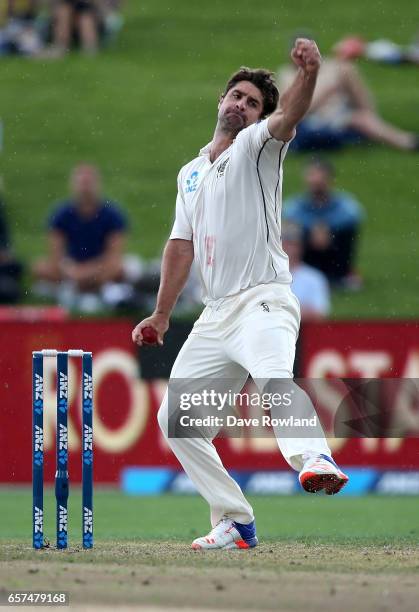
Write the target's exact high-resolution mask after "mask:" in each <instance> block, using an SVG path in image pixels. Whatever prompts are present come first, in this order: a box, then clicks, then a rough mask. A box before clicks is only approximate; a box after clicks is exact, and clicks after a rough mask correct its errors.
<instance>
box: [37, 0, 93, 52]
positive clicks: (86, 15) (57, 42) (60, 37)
mask: <svg viewBox="0 0 419 612" xmlns="http://www.w3.org/2000/svg"><path fill="white" fill-rule="evenodd" d="M100 27H101V22H100V14H99V10H98V5H97V2H95V0H57V1H56V2H55V7H54V13H53V39H52V47H51V48H50V49H49V50H48V51H49V53H50V55H51V56H54V55H55V56H57V57H60V56H62V55H65V53H67V52H68V51H69V50H70V48H71V47H72V44H73V41H74V39H76V41H77V44H78V45H79V46H80V48H81V49H82V51H84V52H85V53H87V54H89V55H94V54H95V53H96V52H97V50H98V47H99V30H100Z"/></svg>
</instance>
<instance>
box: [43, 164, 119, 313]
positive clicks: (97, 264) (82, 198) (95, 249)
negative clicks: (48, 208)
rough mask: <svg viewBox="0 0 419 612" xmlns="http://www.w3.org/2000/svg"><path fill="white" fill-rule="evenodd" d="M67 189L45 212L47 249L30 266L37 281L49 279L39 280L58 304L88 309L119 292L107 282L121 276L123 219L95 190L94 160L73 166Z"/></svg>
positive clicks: (97, 174)
mask: <svg viewBox="0 0 419 612" xmlns="http://www.w3.org/2000/svg"><path fill="white" fill-rule="evenodd" d="M71 189H72V194H73V197H72V198H71V199H70V200H67V201H65V202H64V203H62V204H61V205H60V206H59V207H58V208H57V209H56V210H55V211H54V212H53V214H52V216H51V218H50V221H49V255H48V257H47V258H46V259H41V260H39V261H37V262H36V263H35V265H34V269H33V270H34V275H35V277H36V278H37V279H38V280H39V281H44V282H47V283H49V285H47V286H45V285H41V288H42V291H45V289H47V292H48V291H49V290H50V289H51V288H52V293H53V294H54V295H55V296H56V297H58V299H59V301H60V302H61V303H62V304H63V305H67V306H74V307H79V308H81V309H83V310H90V309H92V310H93V309H94V308H96V307H100V302H101V300H102V299H105V301H106V296H109V295H120V294H121V291H119V292H118V290H117V288H116V287H115V286H113V285H111V286H110V283H120V282H122V281H123V280H124V265H123V263H124V262H123V250H124V244H125V234H126V229H127V224H126V221H125V218H124V217H123V215H122V214H121V212H120V211H119V209H118V207H117V206H116V205H115V204H114V203H112V202H110V201H109V200H106V199H104V198H103V197H101V196H100V189H101V184H100V176H99V173H98V170H97V168H95V167H94V166H90V165H87V164H82V165H79V166H76V168H74V170H73V172H72V175H71ZM38 289H39V285H38ZM120 289H121V287H120ZM122 289H123V291H124V286H122ZM123 291H122V293H123ZM110 300H111V298H110Z"/></svg>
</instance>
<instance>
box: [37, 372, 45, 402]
mask: <svg viewBox="0 0 419 612" xmlns="http://www.w3.org/2000/svg"><path fill="white" fill-rule="evenodd" d="M43 397H44V379H43V378H42V376H40V375H39V374H35V400H42V399H43Z"/></svg>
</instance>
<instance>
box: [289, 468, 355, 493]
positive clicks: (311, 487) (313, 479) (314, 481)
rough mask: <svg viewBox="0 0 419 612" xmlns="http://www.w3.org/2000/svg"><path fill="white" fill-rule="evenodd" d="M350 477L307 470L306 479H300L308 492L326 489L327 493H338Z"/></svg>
mask: <svg viewBox="0 0 419 612" xmlns="http://www.w3.org/2000/svg"><path fill="white" fill-rule="evenodd" d="M348 480H349V478H348V477H347V476H346V475H345V474H342V476H338V475H337V474H316V473H315V472H307V473H306V474H304V479H303V480H300V483H301V486H302V487H303V489H304V490H305V491H307V493H318V492H319V491H323V490H324V491H325V493H326V495H336V493H339V491H340V490H341V489H342V488H343V487H344V486H345V485H346V483H347V482H348Z"/></svg>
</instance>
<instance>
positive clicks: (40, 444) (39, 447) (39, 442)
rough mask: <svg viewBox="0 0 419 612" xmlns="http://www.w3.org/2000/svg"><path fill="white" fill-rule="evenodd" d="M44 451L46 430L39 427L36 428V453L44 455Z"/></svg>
mask: <svg viewBox="0 0 419 612" xmlns="http://www.w3.org/2000/svg"><path fill="white" fill-rule="evenodd" d="M43 450H44V430H43V429H42V427H39V425H36V426H35V451H39V452H41V453H42V451H43Z"/></svg>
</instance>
